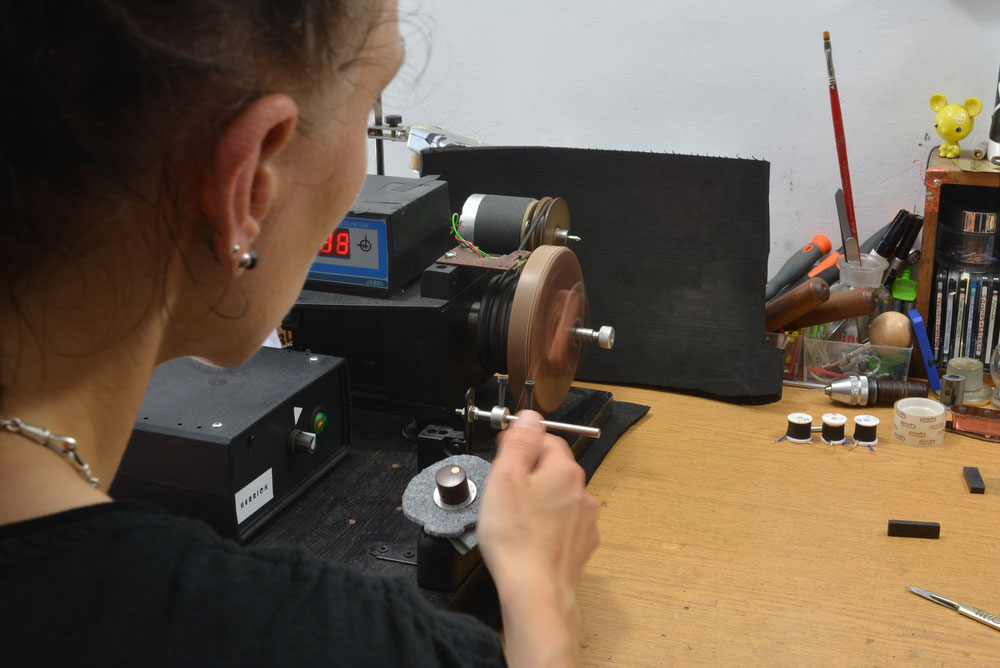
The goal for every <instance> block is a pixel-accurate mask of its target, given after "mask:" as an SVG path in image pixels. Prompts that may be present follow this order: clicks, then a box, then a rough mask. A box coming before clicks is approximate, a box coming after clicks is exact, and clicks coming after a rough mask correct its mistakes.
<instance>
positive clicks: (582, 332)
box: [573, 325, 615, 350]
mask: <svg viewBox="0 0 1000 668" xmlns="http://www.w3.org/2000/svg"><path fill="white" fill-rule="evenodd" d="M573 335H574V336H575V337H577V338H578V339H580V340H581V341H592V342H594V343H596V344H597V345H598V346H600V347H601V348H603V349H605V350H611V349H612V348H614V346H615V328H614V327H611V326H610V325H604V326H603V327H601V328H600V329H597V330H594V329H590V328H588V327H574V328H573Z"/></svg>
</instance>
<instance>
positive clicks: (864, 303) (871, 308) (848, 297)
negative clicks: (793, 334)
mask: <svg viewBox="0 0 1000 668" xmlns="http://www.w3.org/2000/svg"><path fill="white" fill-rule="evenodd" d="M877 308H878V288H860V289H858V290H848V291H846V292H838V293H836V294H832V295H830V298H829V299H827V300H826V301H825V302H823V303H822V304H820V305H819V306H817V307H816V308H814V309H812V310H811V311H808V312H806V313H805V314H804V315H802V316H800V317H798V318H796V319H795V320H793V321H791V322H790V323H788V324H787V325H785V329H800V328H802V327H809V326H811V325H821V324H823V323H824V322H836V321H838V320H845V319H847V318H857V317H858V316H862V315H869V314H871V313H874V312H875V309H877Z"/></svg>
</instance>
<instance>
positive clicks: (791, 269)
mask: <svg viewBox="0 0 1000 668" xmlns="http://www.w3.org/2000/svg"><path fill="white" fill-rule="evenodd" d="M831 248H833V244H831V243H830V240H829V239H827V238H826V237H824V236H823V235H822V234H817V235H816V236H814V237H813V238H812V241H811V242H809V243H808V244H806V245H805V246H804V247H803V248H801V249H799V250H798V251H796V252H795V255H793V256H792V257H790V258H788V261H787V262H785V264H784V265H783V266H782V267H781V269H779V270H778V273H777V274H775V275H774V276H773V277H772V278H771V280H769V281H768V282H767V283H766V284H765V285H764V301H770V300H771V299H772V298H773V297H774V296H775V295H776V294H778V293H779V292H781V290H782V289H783V288H784V287H785V286H786V285H790V284H791V283H794V282H795V281H797V280H798V279H799V278H800V277H801V276H803V275H804V274H805V273H806V272H807V271H809V268H810V267H812V266H813V264H814V263H815V262H816V260H818V259H820V258H821V257H823V256H824V255H826V254H827V253H829V252H830V249H831Z"/></svg>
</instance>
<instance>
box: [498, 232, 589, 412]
mask: <svg viewBox="0 0 1000 668" xmlns="http://www.w3.org/2000/svg"><path fill="white" fill-rule="evenodd" d="M585 318H586V295H585V293H584V288H583V272H582V271H581V269H580V262H579V261H578V260H577V258H576V255H575V254H574V253H573V251H571V250H569V249H568V248H565V247H562V246H540V247H538V248H537V249H535V250H534V251H533V252H532V253H531V257H529V258H528V260H527V262H526V263H525V265H524V268H523V269H522V270H521V276H520V278H519V280H518V282H517V288H516V290H515V291H514V298H513V301H512V303H511V309H510V321H509V328H508V332H507V373H508V375H509V376H510V390H511V393H512V396H514V397H516V398H517V406H516V407H517V408H522V407H523V406H524V399H525V397H524V381H525V380H533V381H535V393H534V407H535V410H538V411H539V412H542V413H549V412H552V411H554V410H555V409H556V408H558V407H559V406H560V405H561V404H562V402H563V400H564V399H565V398H566V395H567V393H568V392H569V388H570V385H571V384H572V382H573V376H574V374H575V373H576V367H577V364H578V362H579V360H580V349H581V345H582V344H581V342H580V340H579V339H578V338H577V337H576V336H575V335H574V334H573V328H574V327H582V326H583V323H584V321H585Z"/></svg>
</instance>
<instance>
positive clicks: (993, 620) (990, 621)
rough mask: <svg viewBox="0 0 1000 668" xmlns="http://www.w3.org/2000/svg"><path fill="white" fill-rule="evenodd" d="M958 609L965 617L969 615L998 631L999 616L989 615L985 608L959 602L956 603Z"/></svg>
mask: <svg viewBox="0 0 1000 668" xmlns="http://www.w3.org/2000/svg"><path fill="white" fill-rule="evenodd" d="M958 611H959V612H960V613H962V614H963V615H965V616H966V617H971V618H972V619H974V620H976V621H977V622H982V623H983V624H986V626H992V627H993V628H995V629H996V630H997V631H1000V617H997V616H996V615H991V614H990V613H988V612H986V611H985V610H980V609H979V608H973V607H972V606H971V605H962V604H961V603H959V604H958Z"/></svg>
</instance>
